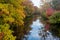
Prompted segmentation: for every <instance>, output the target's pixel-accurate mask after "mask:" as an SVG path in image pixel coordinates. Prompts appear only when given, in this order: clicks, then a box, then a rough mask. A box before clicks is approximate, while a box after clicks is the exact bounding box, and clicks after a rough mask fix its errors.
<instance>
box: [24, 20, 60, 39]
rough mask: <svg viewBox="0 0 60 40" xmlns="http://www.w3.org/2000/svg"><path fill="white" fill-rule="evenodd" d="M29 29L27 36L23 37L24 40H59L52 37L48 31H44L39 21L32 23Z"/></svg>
mask: <svg viewBox="0 0 60 40" xmlns="http://www.w3.org/2000/svg"><path fill="white" fill-rule="evenodd" d="M30 27H31V28H32V29H31V30H30V31H29V34H28V35H25V39H24V40H59V38H57V37H53V36H52V34H51V33H50V32H49V31H47V32H46V31H45V29H44V26H43V24H42V23H41V22H40V20H39V19H37V20H35V21H33V23H32V25H31V26H30Z"/></svg>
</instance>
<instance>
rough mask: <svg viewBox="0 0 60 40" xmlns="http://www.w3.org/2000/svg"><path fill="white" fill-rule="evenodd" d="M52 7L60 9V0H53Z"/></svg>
mask: <svg viewBox="0 0 60 40" xmlns="http://www.w3.org/2000/svg"><path fill="white" fill-rule="evenodd" d="M51 3H52V7H53V8H54V9H56V10H60V0H52V2H51Z"/></svg>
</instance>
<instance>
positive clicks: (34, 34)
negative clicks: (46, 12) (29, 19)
mask: <svg viewBox="0 0 60 40" xmlns="http://www.w3.org/2000/svg"><path fill="white" fill-rule="evenodd" d="M41 27H43V24H41V23H40V21H39V19H37V20H36V21H33V24H32V25H31V28H32V30H31V31H30V35H28V39H27V40H40V36H39V32H40V29H41Z"/></svg>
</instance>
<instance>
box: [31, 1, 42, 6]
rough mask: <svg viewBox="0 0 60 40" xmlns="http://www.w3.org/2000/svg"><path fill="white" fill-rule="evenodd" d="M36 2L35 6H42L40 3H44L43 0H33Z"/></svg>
mask: <svg viewBox="0 0 60 40" xmlns="http://www.w3.org/2000/svg"><path fill="white" fill-rule="evenodd" d="M31 1H32V2H33V4H34V6H37V7H40V5H41V4H42V2H41V0H31Z"/></svg>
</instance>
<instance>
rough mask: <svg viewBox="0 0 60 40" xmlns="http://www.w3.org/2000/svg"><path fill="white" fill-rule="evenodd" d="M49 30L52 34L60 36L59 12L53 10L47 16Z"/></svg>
mask: <svg viewBox="0 0 60 40" xmlns="http://www.w3.org/2000/svg"><path fill="white" fill-rule="evenodd" d="M49 23H50V31H51V32H52V34H53V35H54V36H57V37H60V12H55V13H54V14H53V15H52V16H51V17H49Z"/></svg>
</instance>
